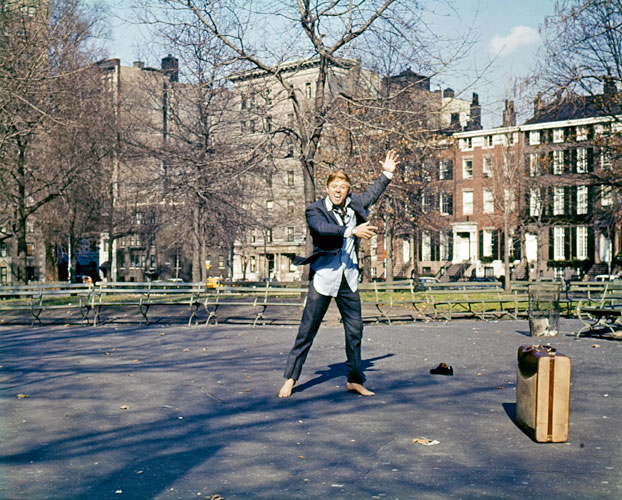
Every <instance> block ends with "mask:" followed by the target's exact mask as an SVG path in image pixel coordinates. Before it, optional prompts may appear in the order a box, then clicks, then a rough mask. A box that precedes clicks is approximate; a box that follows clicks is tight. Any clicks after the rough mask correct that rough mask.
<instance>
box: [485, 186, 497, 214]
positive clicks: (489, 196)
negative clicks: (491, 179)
mask: <svg viewBox="0 0 622 500" xmlns="http://www.w3.org/2000/svg"><path fill="white" fill-rule="evenodd" d="M483 197H484V213H485V214H494V213H495V194H494V192H493V190H492V189H484V191H483Z"/></svg>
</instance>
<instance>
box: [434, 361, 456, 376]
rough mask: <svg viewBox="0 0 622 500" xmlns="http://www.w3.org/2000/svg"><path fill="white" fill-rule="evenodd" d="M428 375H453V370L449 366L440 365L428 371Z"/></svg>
mask: <svg viewBox="0 0 622 500" xmlns="http://www.w3.org/2000/svg"><path fill="white" fill-rule="evenodd" d="M430 373H432V374H433V375H453V374H454V369H453V368H452V367H451V366H449V365H446V364H445V363H441V364H440V365H438V366H437V367H436V368H432V369H431V370H430Z"/></svg>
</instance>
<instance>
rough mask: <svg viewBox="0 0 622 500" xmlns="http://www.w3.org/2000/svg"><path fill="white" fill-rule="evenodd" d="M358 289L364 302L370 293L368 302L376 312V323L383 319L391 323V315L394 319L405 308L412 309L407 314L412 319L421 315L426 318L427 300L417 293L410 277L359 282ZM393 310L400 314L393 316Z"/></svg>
mask: <svg viewBox="0 0 622 500" xmlns="http://www.w3.org/2000/svg"><path fill="white" fill-rule="evenodd" d="M359 290H360V291H361V293H362V294H363V295H362V299H363V303H365V302H366V299H367V294H371V299H370V302H373V304H374V306H375V308H376V312H377V314H376V323H379V322H380V321H381V320H383V319H384V320H385V321H386V322H387V323H388V324H391V317H392V316H393V319H394V320H395V319H398V318H400V317H401V316H403V314H404V312H405V309H406V310H409V311H412V312H409V313H407V314H408V317H409V319H412V320H413V321H414V320H416V319H418V318H421V317H426V318H427V316H426V315H427V314H428V312H429V308H428V305H429V304H428V301H427V299H426V298H425V297H422V296H421V294H417V292H416V291H415V284H414V281H413V280H411V279H408V280H396V281H374V282H371V283H361V284H360V285H359ZM394 310H398V311H399V314H400V316H394V315H393V312H394Z"/></svg>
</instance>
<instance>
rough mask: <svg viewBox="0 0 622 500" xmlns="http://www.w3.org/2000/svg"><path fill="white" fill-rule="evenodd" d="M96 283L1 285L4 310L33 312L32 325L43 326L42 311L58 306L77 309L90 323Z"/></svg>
mask: <svg viewBox="0 0 622 500" xmlns="http://www.w3.org/2000/svg"><path fill="white" fill-rule="evenodd" d="M92 293H93V285H92V284H87V283H39V284H33V285H19V286H2V287H0V311H7V312H12V311H29V312H30V314H31V316H32V322H31V326H34V324H35V323H37V324H39V325H41V324H42V323H41V314H42V313H43V312H44V311H51V310H56V309H77V310H79V312H80V315H81V316H82V320H83V322H85V323H88V315H89V311H90V309H91V295H92Z"/></svg>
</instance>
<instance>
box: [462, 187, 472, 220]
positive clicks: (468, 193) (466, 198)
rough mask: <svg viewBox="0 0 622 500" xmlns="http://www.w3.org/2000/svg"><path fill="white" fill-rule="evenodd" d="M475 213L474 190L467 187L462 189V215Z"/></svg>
mask: <svg viewBox="0 0 622 500" xmlns="http://www.w3.org/2000/svg"><path fill="white" fill-rule="evenodd" d="M472 214H473V191H472V190H470V189H465V190H464V191H462V215H472Z"/></svg>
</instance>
